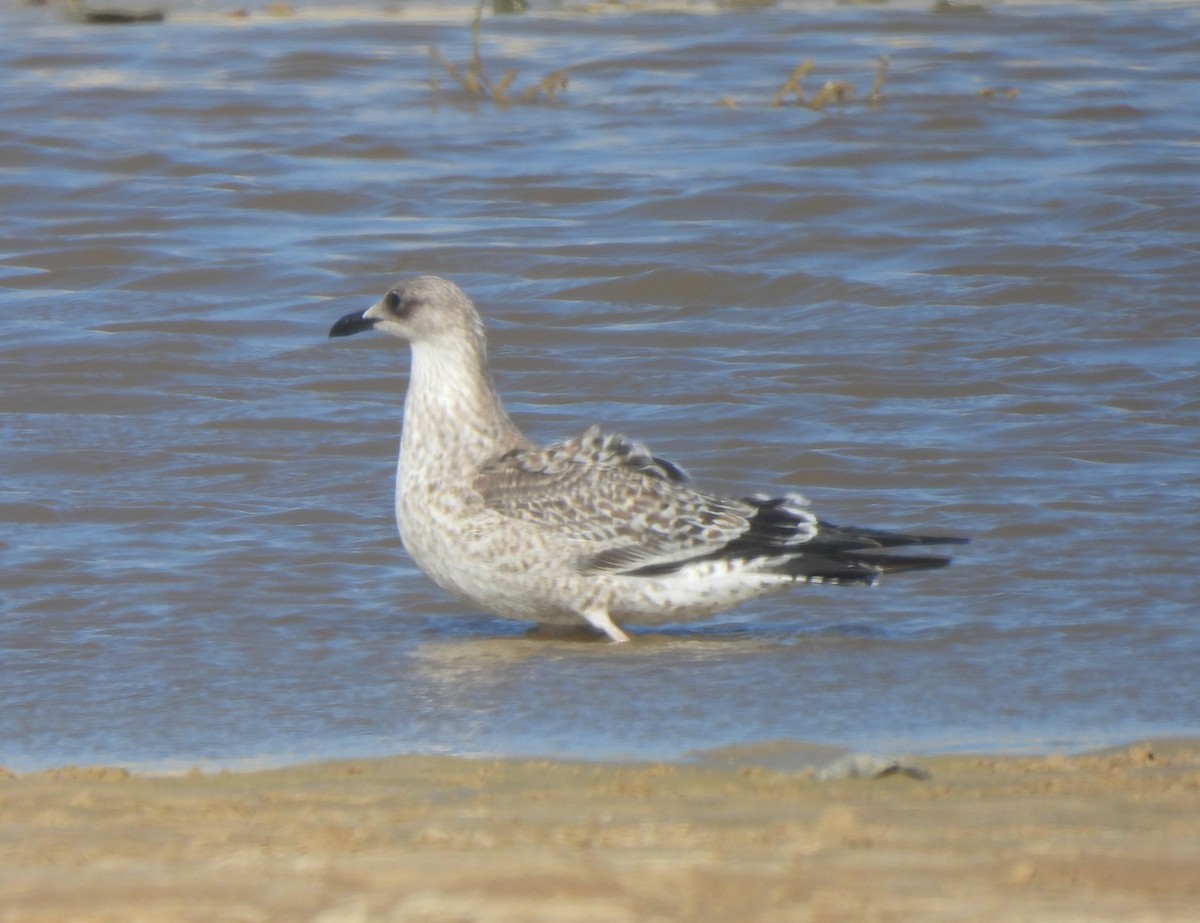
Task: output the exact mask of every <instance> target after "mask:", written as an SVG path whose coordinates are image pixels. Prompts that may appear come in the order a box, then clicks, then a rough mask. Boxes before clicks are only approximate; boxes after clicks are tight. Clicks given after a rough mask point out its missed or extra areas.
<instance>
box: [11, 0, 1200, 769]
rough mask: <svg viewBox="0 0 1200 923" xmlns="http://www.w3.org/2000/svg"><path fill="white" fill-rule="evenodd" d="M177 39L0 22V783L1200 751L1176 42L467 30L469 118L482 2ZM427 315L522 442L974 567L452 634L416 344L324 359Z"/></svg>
mask: <svg viewBox="0 0 1200 923" xmlns="http://www.w3.org/2000/svg"><path fill="white" fill-rule="evenodd" d="M166 10H167V13H168V17H167V19H166V21H165V22H164V23H162V24H158V25H138V26H113V27H100V26H86V25H83V24H80V23H78V22H75V21H72V20H71V19H70V18H69V17H68V16H67V15H66V13H65V11H64V10H63V9H62V8H61V7H58V6H48V7H24V6H20V7H18V6H12V7H10V8H7V9H5V10H4V11H0V23H2V25H3V28H2V29H0V80H2V81H3V93H2V94H0V100H2V102H0V106H2V107H3V112H2V115H3V117H2V118H0V205H2V214H3V227H4V229H5V234H4V242H3V246H2V247H0V311H2V312H3V318H4V321H5V330H4V336H3V337H2V338H0V434H2V439H3V446H4V450H3V452H2V453H0V765H4V766H7V767H8V768H10V769H30V768H37V767H41V766H47V765H52V764H57V763H66V762H73V763H83V762H122V763H129V764H137V765H145V766H167V765H187V764H191V763H203V764H245V763H278V762H284V761H293V760H304V759H312V758H319V757H326V756H364V755H371V754H383V753H397V752H448V753H501V754H554V755H574V756H586V757H595V758H617V757H633V758H640V757H656V758H662V757H667V758H669V757H676V756H681V755H683V754H686V753H688V752H689V751H692V750H695V749H700V748H706V747H715V746H720V745H724V744H730V743H753V742H760V741H768V740H777V739H793V740H807V741H817V742H821V743H830V744H838V745H843V746H850V747H858V748H865V749H908V750H935V749H936V750H948V749H957V750H962V749H984V750H1047V749H1076V748H1082V747H1087V746H1092V745H1101V744H1108V743H1116V742H1120V741H1124V740H1128V739H1132V738H1136V737H1147V736H1153V735H1163V734H1194V733H1196V732H1197V731H1198V730H1200V705H1197V702H1200V671H1198V670H1197V664H1200V613H1198V610H1200V605H1198V600H1200V578H1198V577H1197V574H1196V570H1197V569H1196V566H1195V562H1194V555H1193V552H1194V550H1195V549H1196V548H1197V547H1200V517H1198V516H1197V512H1196V511H1197V495H1198V493H1200V362H1198V360H1197V357H1198V356H1200V343H1198V342H1197V339H1198V338H1197V331H1198V328H1200V302H1198V300H1197V294H1196V293H1197V292H1198V291H1200V268H1198V267H1200V260H1198V259H1197V255H1198V251H1200V180H1198V177H1200V170H1198V169H1197V167H1198V164H1200V160H1198V157H1200V147H1198V145H1197V139H1198V138H1200V114H1198V113H1197V111H1196V108H1195V106H1193V105H1191V99H1192V98H1193V96H1194V88H1195V78H1196V73H1197V67H1196V62H1197V61H1200V55H1198V52H1200V38H1197V37H1196V36H1198V35H1200V28H1198V27H1200V13H1198V12H1197V8H1196V7H1195V6H1194V5H1192V4H1185V3H1169V2H1162V3H1156V2H1139V3H1119V2H1114V3H1105V4H1092V3H1083V2H1074V3H1038V4H1033V3H992V4H988V9H987V12H986V13H972V12H970V11H969V10H967V11H961V12H957V13H948V14H938V13H935V12H934V11H933V9H932V6H931V5H930V4H927V3H891V4H887V5H884V6H862V7H860V6H840V5H836V4H827V5H823V4H798V3H797V4H789V3H780V4H775V5H773V6H769V7H764V8H761V9H740V10H733V9H726V8H721V7H709V6H706V5H704V4H696V5H694V6H691V7H689V8H687V9H684V10H679V9H663V10H660V11H657V12H639V11H631V10H626V9H622V8H615V9H612V10H610V11H607V12H604V13H597V12H595V11H592V10H590V9H588V8H585V7H582V6H578V7H573V6H571V5H569V4H564V5H555V6H550V5H546V6H544V7H540V8H535V9H534V10H531V11H529V12H526V13H523V14H520V15H508V16H505V15H496V14H493V13H492V12H491V11H490V9H489V10H488V11H487V12H486V14H485V16H484V18H483V21H482V25H481V29H480V36H481V40H480V47H479V51H480V56H481V59H482V60H483V62H484V66H485V69H486V72H487V73H488V74H489V75H490V76H491V78H492V79H493V80H498V79H499V78H500V75H501V74H503V73H504V71H505V70H506V69H508V68H515V69H516V77H515V79H514V81H513V87H514V89H513V91H512V92H511V93H510V96H511V97H512V100H511V101H510V102H508V103H501V104H496V103H494V102H493V101H491V100H489V99H487V98H478V97H473V96H471V95H470V94H469V93H467V92H466V91H465V90H464V89H463V88H462V87H461V86H459V85H457V84H455V83H454V81H453V80H452V79H451V78H450V77H449V76H448V75H447V74H446V73H445V72H444V71H441V70H440V69H439V67H438V65H436V64H435V63H434V62H433V61H432V60H431V58H430V55H429V48H430V47H435V48H437V49H438V51H439V52H440V53H441V54H442V55H443V56H444V57H445V58H446V59H448V60H450V61H452V62H454V63H455V64H457V66H458V67H459V68H460V72H461V71H462V70H463V69H465V68H466V67H467V65H468V62H469V61H470V59H471V33H470V21H471V16H472V10H473V8H472V7H469V6H462V5H456V4H437V5H429V6H424V7H422V6H417V5H407V4H406V5H398V6H393V5H382V4H381V5H380V6H377V7H375V6H369V5H359V6H351V5H340V4H320V5H317V4H313V5H309V6H305V5H303V4H299V5H297V7H296V9H295V11H294V14H293V15H290V16H268V15H265V14H264V13H260V12H257V11H255V10H251V11H250V15H249V16H244V17H243V16H231V15H229V14H230V13H231V12H233V11H234V9H233V8H231V7H223V6H222V5H221V4H219V3H207V2H206V3H189V4H184V3H178V4H174V5H170V4H168V5H167V6H166ZM884 55H886V56H887V59H888V63H887V68H886V72H885V73H884V80H883V84H882V88H881V93H880V98H878V99H872V98H871V97H870V90H871V86H872V81H873V80H874V78H875V76H876V74H877V73H879V68H880V58H881V56H884ZM802 60H811V61H812V62H813V69H812V72H811V73H810V74H809V75H808V76H806V77H804V78H803V80H802V82H801V91H802V94H803V98H804V100H806V101H811V100H812V98H813V96H814V94H815V93H816V92H817V91H818V90H819V89H820V88H821V87H822V86H823V85H824V84H825V83H826V82H827V81H830V80H834V81H844V82H846V83H849V84H853V86H854V89H855V92H854V95H853V98H851V99H844V100H842V101H841V102H837V103H834V104H831V105H829V106H827V107H825V108H822V109H820V110H816V109H813V108H810V107H806V106H804V105H797V104H795V102H794V97H792V98H790V99H789V101H788V103H787V104H785V105H782V106H772V105H770V103H771V100H772V97H774V96H775V94H776V91H777V90H778V89H779V88H780V86H781V85H782V84H783V83H784V81H785V80H786V79H787V77H788V75H789V74H790V73H791V72H792V69H793V68H794V67H795V66H796V64H798V63H799V62H800V61H802ZM562 68H566V69H567V75H568V85H567V87H566V88H565V89H564V90H561V91H559V92H558V93H557V94H556V98H555V100H554V101H550V100H547V99H546V97H545V95H544V94H542V95H540V96H539V98H538V99H537V100H535V101H532V102H521V101H520V100H519V99H518V98H517V97H519V95H520V93H521V91H523V90H525V89H528V88H530V87H534V86H536V85H537V83H538V82H539V81H540V80H541V78H542V77H543V76H545V75H547V74H550V73H552V72H554V71H556V70H558V69H562ZM435 75H436V77H437V81H436V84H437V85H436V88H435V87H434V86H432V85H431V77H433V76H435ZM418 272H432V273H439V274H443V275H446V276H449V277H451V278H453V279H455V280H456V281H457V282H459V283H460V284H461V285H462V286H463V287H464V288H465V289H466V290H467V291H468V292H469V293H470V294H471V295H472V296H473V297H474V298H475V299H476V300H477V301H478V303H479V304H480V306H481V308H482V309H483V311H484V313H485V315H486V316H487V318H488V320H489V324H490V327H491V330H492V338H491V351H492V356H493V364H494V366H495V375H496V378H497V381H498V384H499V386H500V388H501V390H502V391H503V393H504V394H505V396H506V399H507V401H508V404H509V407H510V409H511V410H512V411H513V412H514V415H515V416H516V418H517V419H518V421H519V422H520V424H521V425H522V426H523V427H524V428H525V429H526V430H527V432H529V433H530V434H531V435H532V436H534V437H535V438H538V439H545V440H550V439H556V438H562V437H566V436H569V435H572V434H575V433H578V432H580V431H581V430H582V429H584V428H585V427H586V426H588V425H589V424H591V423H592V422H601V423H603V424H604V425H606V426H608V427H611V428H613V429H617V430H620V431H623V432H626V433H628V434H629V435H631V436H634V437H636V438H638V439H641V440H644V441H646V442H648V443H649V444H650V445H651V447H652V448H653V449H654V450H655V451H656V452H657V453H658V454H660V455H664V456H666V457H669V458H671V459H673V460H675V461H677V462H679V463H680V464H682V465H684V466H685V467H686V468H688V469H689V470H690V471H691V473H692V474H693V475H694V476H695V477H696V478H697V480H699V481H700V482H701V483H702V484H703V485H704V486H706V487H708V488H711V489H714V490H728V491H737V492H750V491H754V490H760V489H770V488H784V487H787V488H797V489H800V490H802V491H803V492H804V493H806V494H807V495H808V496H809V497H810V498H811V499H812V501H813V503H814V504H815V506H816V508H817V510H818V511H819V512H820V513H821V514H822V515H823V516H825V517H826V518H829V519H831V520H833V521H837V522H847V523H856V524H863V525H877V526H883V527H891V528H907V529H925V530H932V531H947V532H953V533H957V534H964V535H970V536H971V538H972V544H971V545H969V546H967V547H966V548H964V549H962V550H961V552H960V553H959V557H958V560H957V561H956V563H955V565H954V566H953V567H952V568H950V569H948V570H945V571H939V572H936V573H930V574H920V575H902V576H898V577H896V578H894V579H889V580H886V581H885V582H883V583H882V584H881V585H880V586H879V587H878V588H876V589H873V590H869V591H863V590H854V589H848V588H832V587H829V588H814V589H812V590H809V591H807V592H797V593H794V594H791V595H785V596H780V597H776V598H774V599H770V600H765V601H761V602H759V603H756V604H753V605H750V606H746V607H743V608H742V609H739V610H736V611H734V612H732V613H730V614H728V615H727V616H723V617H719V618H716V619H713V620H711V621H709V622H706V623H704V624H702V625H699V626H677V627H672V628H670V629H668V630H666V631H644V632H641V633H639V634H638V635H637V637H636V639H635V643H634V644H632V645H625V646H622V647H620V648H613V647H610V646H608V645H606V644H603V643H588V642H585V641H578V640H554V639H545V638H542V637H530V636H528V635H527V634H526V632H527V629H528V626H526V625H522V624H519V623H508V622H500V621H496V620H494V619H491V618H488V617H486V616H484V615H481V614H479V613H470V612H464V611H462V610H461V609H460V608H458V607H457V606H456V605H455V604H453V603H451V602H449V601H447V600H445V599H444V598H443V597H442V595H441V594H440V593H439V592H438V591H437V590H436V588H434V587H433V586H432V585H430V584H429V583H428V582H427V581H425V580H424V578H423V577H421V576H420V574H419V573H417V572H416V571H415V570H414V569H413V568H412V566H411V565H410V564H409V562H408V561H407V559H406V558H405V557H404V553H403V551H402V549H401V547H400V544H399V541H398V539H397V538H396V536H395V529H394V525H393V523H392V521H391V469H392V465H393V464H394V455H395V446H396V439H397V436H398V433H399V428H400V423H401V419H400V400H401V396H402V393H403V388H404V381H405V370H406V368H407V358H406V356H405V353H404V350H403V348H402V347H401V346H400V345H399V344H396V343H394V342H392V341H390V340H387V339H386V338H382V337H380V338H369V337H359V338H355V339H354V340H353V341H339V342H333V343H331V342H329V341H327V340H326V339H325V333H326V331H327V330H328V327H329V325H330V323H332V321H333V320H334V319H336V318H337V317H338V316H340V315H341V314H344V313H346V312H347V311H349V310H352V309H355V308H359V307H363V306H366V305H367V304H369V303H371V302H372V301H374V300H375V299H376V298H377V297H378V295H379V294H380V293H381V292H382V291H383V290H384V289H385V288H386V287H387V286H388V285H390V284H391V283H392V281H394V279H395V278H396V277H398V276H401V275H405V274H413V273H418Z"/></svg>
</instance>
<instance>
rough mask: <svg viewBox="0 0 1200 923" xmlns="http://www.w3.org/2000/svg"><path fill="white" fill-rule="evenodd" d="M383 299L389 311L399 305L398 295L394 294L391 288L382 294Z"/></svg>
mask: <svg viewBox="0 0 1200 923" xmlns="http://www.w3.org/2000/svg"><path fill="white" fill-rule="evenodd" d="M383 300H384V301H386V302H387V306H388V310H389V311H392V312H394V311H395V310H396V308H398V307H400V296H399V295H398V294H396V292H395V290H392V291H390V292H388V293H387V294H386V295H384V296H383Z"/></svg>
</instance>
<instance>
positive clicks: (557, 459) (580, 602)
mask: <svg viewBox="0 0 1200 923" xmlns="http://www.w3.org/2000/svg"><path fill="white" fill-rule="evenodd" d="M371 329H375V330H379V331H382V332H384V333H390V334H392V335H393V336H396V337H399V338H400V339H402V340H405V341H407V342H408V344H409V346H410V348H411V351H412V363H411V370H410V374H409V381H408V393H407V396H406V397H405V401H404V423H403V427H402V432H401V437H400V458H399V462H398V464H397V466H396V496H395V502H396V524H397V525H398V527H399V530H400V538H401V541H402V542H403V544H404V547H405V550H406V551H407V552H408V554H409V556H410V557H411V558H412V560H413V561H414V562H415V563H416V565H417V566H418V567H419V568H420V569H421V570H422V571H424V573H425V574H426V575H427V576H428V577H430V578H431V579H432V580H433V582H434V583H436V584H437V585H438V586H439V587H441V588H442V589H443V590H445V591H446V592H447V593H449V594H450V595H451V596H453V597H455V598H457V599H459V600H460V601H462V602H465V603H466V604H467V605H468V606H471V607H474V608H477V609H482V610H484V611H486V612H490V613H492V614H494V615H497V616H500V617H502V618H507V619H515V620H520V621H527V622H536V623H541V624H551V625H582V624H583V623H585V622H586V623H587V624H590V625H592V626H593V627H594V628H595V629H597V630H598V631H600V632H603V634H604V635H606V636H607V637H608V638H609V639H611V640H612V641H614V642H624V641H628V640H629V635H628V634H626V632H625V631H624V629H622V628H621V627H620V625H621V624H625V625H660V624H664V623H679V622H690V621H692V620H695V619H700V618H704V617H707V616H710V615H713V614H714V613H717V612H720V611H722V610H724V609H728V608H730V607H732V606H734V605H737V604H738V603H742V602H745V601H747V600H750V599H754V598H756V597H760V596H765V595H767V594H770V593H774V592H777V591H779V590H782V589H784V588H786V587H789V586H791V585H793V584H810V583H833V584H866V585H870V584H872V583H874V582H875V581H876V579H877V578H878V577H879V576H880V575H881V574H883V573H887V572H892V571H906V570H927V569H930V568H937V567H944V566H945V565H946V564H948V563H950V559H949V558H947V557H942V556H939V555H929V554H896V553H890V552H888V551H887V550H886V549H890V548H896V547H901V546H911V545H933V544H940V543H952V542H962V541H964V539H960V538H951V537H948V536H931V535H905V534H900V533H895V532H887V531H883V530H879V529H862V528H847V527H840V526H835V525H833V524H831V523H828V522H825V521H824V520H822V519H819V518H817V516H816V515H814V514H813V513H812V512H810V511H809V510H808V509H806V502H805V500H804V499H803V498H802V497H800V496H799V495H798V494H791V493H788V494H784V495H782V496H777V497H770V496H766V495H763V494H755V495H753V496H749V497H743V498H734V497H723V496H716V495H714V494H711V493H706V492H705V491H703V490H701V489H699V488H697V487H695V486H693V484H692V483H691V481H690V480H689V478H688V476H687V475H686V474H685V473H684V471H683V470H682V469H681V468H680V467H678V466H677V465H674V464H672V463H671V462H669V461H666V460H664V459H662V458H659V457H657V456H655V455H652V454H651V453H650V451H649V450H648V449H646V448H645V446H643V445H642V444H640V443H638V442H634V441H632V440H629V439H627V438H625V437H624V436H622V435H619V434H615V433H605V432H603V431H602V430H601V429H600V427H598V426H592V427H590V428H589V429H588V430H586V431H585V432H584V433H583V434H582V435H579V436H576V437H574V438H572V439H567V440H565V441H563V442H558V443H554V444H552V445H547V446H539V445H536V444H534V443H533V442H531V441H530V440H529V439H527V438H526V437H525V436H524V435H522V433H521V431H520V430H519V429H517V427H516V425H515V424H514V423H513V421H512V420H511V419H510V418H509V416H508V414H507V413H506V412H505V409H504V404H503V402H502V401H501V399H500V396H499V395H498V394H497V392H496V388H495V386H494V385H493V383H492V378H491V374H490V373H489V371H488V363H487V345H486V337H485V332H484V325H483V321H482V319H481V318H480V316H479V312H478V311H477V310H476V308H475V305H474V304H472V302H471V300H470V299H469V298H468V297H467V296H466V294H465V293H464V292H463V291H462V290H461V289H460V288H459V287H458V286H457V285H455V284H454V283H453V282H449V281H447V280H446V279H442V278H439V277H437V276H419V277H416V278H413V279H409V280H406V281H402V282H400V283H399V284H397V285H396V286H394V287H393V288H392V289H391V290H389V291H388V292H387V294H386V295H384V296H383V298H382V299H381V300H380V301H379V302H378V303H376V304H374V305H372V306H371V307H369V308H367V309H366V310H365V311H358V312H354V313H351V314H347V315H346V316H344V317H342V318H341V319H340V320H338V321H337V322H336V323H335V324H334V325H333V327H332V328H331V329H330V331H329V336H330V337H344V336H350V335H351V334H355V333H359V332H360V331H364V330H371Z"/></svg>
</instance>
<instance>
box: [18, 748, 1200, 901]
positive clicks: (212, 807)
mask: <svg viewBox="0 0 1200 923" xmlns="http://www.w3.org/2000/svg"><path fill="white" fill-rule="evenodd" d="M918 765H919V766H920V767H921V768H922V769H923V770H926V771H927V772H928V773H929V777H928V778H925V779H918V778H914V777H912V776H910V775H906V774H904V773H894V774H891V775H886V776H883V777H881V778H875V779H864V778H846V779H840V780H837V781H820V780H818V779H817V778H815V777H814V775H813V773H812V772H778V771H770V770H768V769H765V768H762V767H760V766H754V765H741V766H711V765H692V764H626V765H612V764H602V765H601V764H588V763H574V762H556V761H548V760H477V759H462V758H452V757H418V756H400V757H395V758H386V759H374V760H365V761H348V762H330V763H319V764H308V765H299V766H293V767H288V768H283V769H272V770H269V771H256V772H219V773H201V772H191V773H186V774H183V775H175V776H153V775H142V774H136V773H130V772H128V771H126V770H124V769H121V768H116V767H64V768H59V769H52V770H48V771H44V772H38V773H31V774H26V775H13V774H11V773H6V774H5V776H4V778H3V779H0V920H3V921H4V923H26V921H39V923H41V921H52V920H63V921H66V920H70V921H109V920H111V921H122V923H129V921H139V920H153V921H206V923H209V921H253V920H313V921H321V923H343V921H344V923H350V921H368V920H402V921H451V920H454V921H458V920H471V921H487V923H507V921H514V923H515V921H555V923H564V921H589V923H591V921H639V923H645V921H655V920H698V921H709V920H711V921H722V923H724V921H729V920H741V921H746V920H754V921H759V920H761V921H837V920H855V921H863V920H901V919H904V920H914V919H919V920H967V919H971V920H1022V919H1028V920H1038V921H1053V920H1089V921H1103V920H1113V921H1118V920H1119V921H1121V923H1128V921H1131V920H1179V921H1184V920H1189V921H1190V920H1193V919H1195V913H1196V907H1197V906H1200V741H1158V742H1153V743H1140V744H1136V745H1132V746H1129V747H1122V748H1119V749H1116V750H1110V751H1104V752H1098V753H1092V754H1086V755H1081V756H1070V757H1068V756H1050V757H990V756H938V757H930V758H924V759H921V760H920V761H919V763H918Z"/></svg>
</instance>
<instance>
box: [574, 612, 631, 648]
mask: <svg viewBox="0 0 1200 923" xmlns="http://www.w3.org/2000/svg"><path fill="white" fill-rule="evenodd" d="M580 615H582V616H583V617H584V618H585V619H587V620H588V621H589V622H590V623H591V624H592V625H594V626H595V627H596V628H599V629H600V630H601V631H602V632H604V633H605V634H606V635H608V636H609V638H611V639H612V641H613V643H614V644H620V643H621V642H624V641H628V640H629V635H627V634H625V632H623V631H621V629H620V628H618V627H617V625H616V623H615V622H614V621H613V620H612V619H611V618H610V617H609V615H608V613H607V612H605V611H604V610H603V609H598V610H596V611H593V612H581V613H580Z"/></svg>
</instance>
